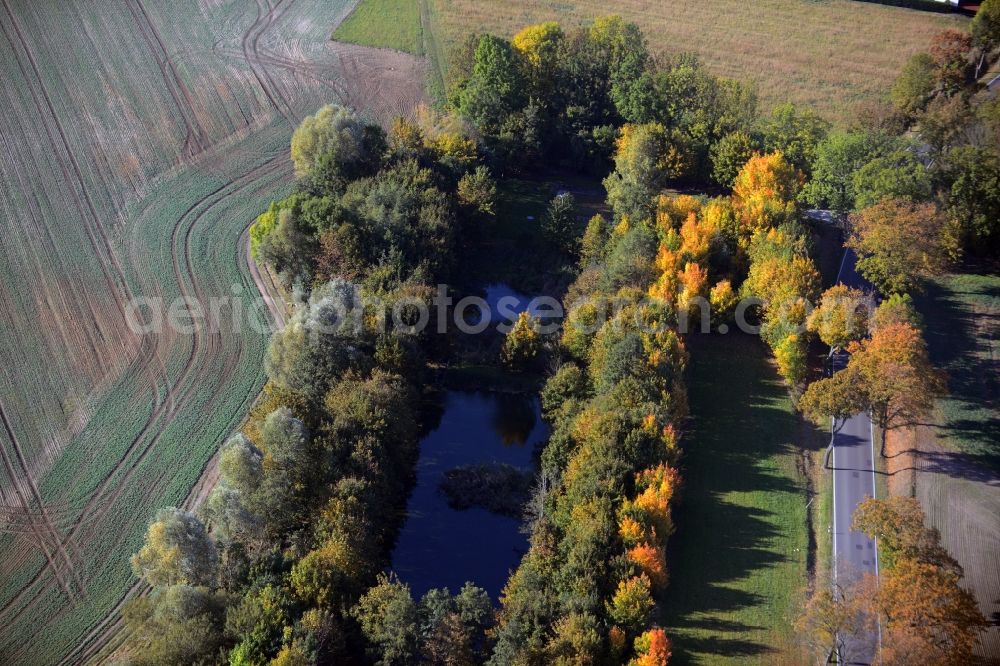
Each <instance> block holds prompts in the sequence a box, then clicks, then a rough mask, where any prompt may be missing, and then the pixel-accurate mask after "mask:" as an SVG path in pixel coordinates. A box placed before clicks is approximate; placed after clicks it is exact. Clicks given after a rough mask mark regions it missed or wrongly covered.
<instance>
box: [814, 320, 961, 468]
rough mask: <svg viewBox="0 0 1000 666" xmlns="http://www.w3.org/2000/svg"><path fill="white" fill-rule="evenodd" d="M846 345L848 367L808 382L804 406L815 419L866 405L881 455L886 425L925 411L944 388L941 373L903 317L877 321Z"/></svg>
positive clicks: (905, 422)
mask: <svg viewBox="0 0 1000 666" xmlns="http://www.w3.org/2000/svg"><path fill="white" fill-rule="evenodd" d="M848 350H849V351H850V352H851V357H850V360H849V361H848V363H847V368H846V369H844V370H842V371H840V372H839V373H837V374H836V375H834V376H833V377H829V378H826V379H821V380H819V381H816V382H813V383H812V384H810V385H809V387H808V388H807V389H806V392H805V395H803V397H802V409H803V411H804V412H805V413H806V414H807V415H808V416H809V417H810V418H812V419H813V420H814V421H817V422H822V421H823V419H824V418H826V417H829V416H845V415H848V414H851V413H857V411H861V410H860V409H858V408H859V407H863V408H865V409H868V410H870V412H871V415H872V419H873V420H874V421H875V423H876V424H878V426H879V427H880V428H882V454H883V455H885V431H886V430H887V429H891V428H897V427H900V426H903V425H909V424H912V423H915V422H917V421H918V420H919V419H921V418H923V417H926V416H927V414H929V413H930V411H931V410H932V409H933V408H934V401H935V400H936V399H937V398H939V397H940V396H942V395H943V394H944V392H945V388H946V385H945V378H944V375H943V374H942V373H941V372H940V371H938V370H936V369H935V368H934V367H933V366H932V365H931V363H930V360H929V359H928V357H927V345H926V344H925V343H924V340H923V338H922V337H921V335H920V331H919V330H918V329H916V328H915V327H914V326H912V325H910V324H907V323H892V324H887V325H885V326H881V327H879V328H877V329H875V331H874V332H873V333H872V337H871V338H870V339H868V340H863V341H861V342H853V343H851V344H850V346H849V347H848ZM825 410H830V413H828V414H825V415H824V414H823V411H825ZM852 410H853V411H852Z"/></svg>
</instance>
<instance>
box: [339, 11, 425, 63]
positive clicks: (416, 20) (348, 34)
mask: <svg viewBox="0 0 1000 666" xmlns="http://www.w3.org/2000/svg"><path fill="white" fill-rule="evenodd" d="M421 32H422V31H421V26H420V8H419V7H418V6H417V2H416V0H364V2H362V3H360V4H359V5H358V6H357V8H356V9H355V10H354V11H353V12H352V13H351V15H350V16H348V17H347V19H345V20H344V22H343V23H341V24H340V25H339V26H337V30H336V31H335V32H334V33H333V38H334V39H336V40H338V41H341V42H347V43H349V44H363V45H365V46H376V47H381V48H387V49H396V50H398V51H406V52H407V53H413V54H416V55H422V54H423V52H424V46H423V36H422V34H421Z"/></svg>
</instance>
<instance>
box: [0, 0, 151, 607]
mask: <svg viewBox="0 0 1000 666" xmlns="http://www.w3.org/2000/svg"><path fill="white" fill-rule="evenodd" d="M0 4H2V5H3V9H4V11H5V12H6V14H7V16H8V17H9V19H10V22H11V26H12V27H13V29H14V32H15V34H16V35H17V42H18V43H20V45H21V50H22V51H23V52H24V55H25V56H26V58H27V60H28V63H29V65H30V67H31V71H32V73H33V74H34V77H32V76H30V75H29V74H28V72H27V70H26V69H25V66H24V63H23V62H22V60H21V58H20V57H18V56H17V54H16V53H15V59H16V60H17V64H18V68H19V69H20V71H21V73H22V75H23V76H24V77H25V80H26V81H27V82H29V88H30V90H31V96H32V99H33V101H34V103H35V106H36V108H37V109H38V112H39V115H40V116H41V117H42V118H43V123H42V124H43V125H44V127H45V132H46V134H47V135H48V137H49V141H50V142H51V144H52V146H53V148H56V157H57V160H58V161H59V165H60V168H61V169H62V171H63V176H64V178H65V179H66V181H67V183H70V182H72V179H71V177H70V171H71V170H72V172H73V174H75V176H76V181H77V183H78V185H79V187H80V190H81V192H82V194H83V197H84V199H85V200H86V203H87V209H89V211H90V213H91V216H92V218H91V219H92V221H93V226H91V224H87V223H86V222H85V227H86V228H87V236H88V238H89V239H90V242H91V243H92V245H93V248H94V251H95V252H96V254H97V256H98V258H99V259H100V261H101V271H102V273H103V275H104V278H105V282H106V283H107V285H108V286H109V288H110V290H111V291H112V292H113V293H115V294H116V296H117V297H118V298H117V304H118V305H119V307H120V308H121V310H122V315H123V316H124V315H125V311H124V305H123V303H124V301H123V300H122V296H123V292H122V290H121V288H122V287H125V288H126V289H127V282H126V281H125V278H124V272H123V271H122V269H121V265H120V264H119V263H118V261H117V257H115V256H114V251H113V248H112V246H111V243H110V241H109V239H108V238H107V235H106V232H105V231H104V229H103V227H102V226H101V224H100V218H99V217H98V215H97V211H96V209H95V208H94V205H93V202H92V201H91V200H90V197H89V194H88V192H87V189H86V185H85V182H84V179H83V175H82V172H81V170H80V167H79V164H78V163H77V162H76V159H75V157H74V156H73V152H72V150H71V149H70V146H69V141H68V140H67V138H66V134H65V131H64V130H63V128H62V125H61V124H60V123H59V118H58V116H57V114H56V112H55V107H54V105H53V104H52V100H51V98H50V97H49V94H48V91H47V90H46V88H45V86H44V83H43V81H42V77H41V74H40V71H39V68H38V64H37V62H36V61H35V58H34V55H33V53H32V52H31V49H30V47H29V46H28V43H27V40H26V39H25V38H24V35H23V33H22V31H21V28H20V26H19V25H18V22H17V19H16V17H15V16H14V13H13V12H12V11H11V9H10V6H9V4H8V1H7V0H2V3H0ZM0 28H2V30H3V33H4V36H5V38H6V39H7V40H8V41H9V42H10V44H11V46H12V47H13V45H14V43H15V42H14V40H12V39H11V35H10V34H9V33H8V32H7V28H6V27H4V26H3V24H2V23H0ZM32 78H34V79H35V81H36V82H37V84H38V87H39V89H40V90H41V93H42V96H43V98H44V100H45V108H47V109H48V113H49V114H50V117H51V121H52V124H53V125H55V130H56V132H57V133H58V135H59V139H60V141H61V145H62V147H63V149H64V150H65V152H66V155H67V157H68V158H69V161H70V164H71V167H72V168H71V169H69V168H67V166H66V162H65V161H64V158H63V155H62V152H61V151H59V150H58V146H59V145H60V144H59V142H57V141H56V139H55V136H54V135H53V132H52V128H51V127H50V124H49V122H48V119H47V118H48V117H47V116H46V114H45V108H43V106H42V104H41V102H40V100H39V98H38V95H37V93H36V90H35V87H34V86H32V85H30V82H31V81H32ZM70 191H71V192H72V195H73V198H74V200H75V201H76V204H77V207H78V210H79V211H80V213H81V217H83V218H84V219H85V220H86V214H85V210H84V207H83V205H82V203H81V202H80V199H79V195H78V194H77V192H76V189H75V188H72V187H71V188H70ZM95 229H96V232H97V235H98V236H100V237H101V239H102V241H103V244H104V249H105V251H106V252H107V254H108V257H109V259H110V260H111V262H112V264H113V265H114V267H115V269H116V270H117V271H118V274H119V277H120V279H121V281H120V282H119V281H116V280H114V279H113V278H112V277H111V275H110V273H109V271H108V267H107V264H106V263H105V261H106V260H105V259H104V257H103V253H102V252H101V248H100V244H99V243H98V241H97V238H96V237H95V235H94V232H95ZM95 315H96V313H95ZM143 346H145V340H143V341H142V342H141V343H140V349H141V348H142V347H143ZM4 425H5V427H6V428H7V430H8V433H9V435H10V439H11V444H12V446H13V447H14V449H15V452H16V455H17V457H18V459H19V460H20V461H21V465H22V467H23V470H24V477H25V479H26V480H27V482H28V483H29V485H30V486H31V487H32V492H33V495H34V496H35V498H36V501H37V502H38V505H39V510H38V513H37V514H32V513H31V512H32V509H31V504H30V503H28V502H26V501H24V498H23V497H22V498H21V499H22V504H23V505H24V511H25V514H24V515H25V517H26V518H27V519H28V521H29V522H31V523H34V519H35V518H37V519H39V520H40V522H41V523H42V524H43V525H44V529H45V531H47V532H48V533H49V534H51V535H53V536H54V537H55V540H56V541H59V545H58V546H57V549H58V552H59V554H60V555H61V556H62V557H63V558H64V559H65V562H66V566H67V567H68V568H69V570H70V571H71V572H73V575H74V577H75V578H77V580H78V582H79V577H78V575H77V574H76V571H75V568H74V566H73V562H72V558H71V557H70V555H69V553H68V552H67V549H66V545H65V543H64V542H62V541H61V539H60V536H59V534H58V532H57V531H56V528H55V527H54V526H53V524H52V523H51V521H50V519H49V516H48V513H47V512H46V510H45V506H44V504H43V503H42V498H41V495H40V494H39V493H38V489H37V487H36V486H35V482H34V479H33V478H32V475H31V474H30V470H29V468H28V466H27V462H26V460H25V459H24V455H23V451H22V450H21V447H20V444H19V442H18V441H17V438H16V436H15V435H14V432H13V429H12V428H11V426H10V423H9V421H8V419H7V417H6V415H4ZM5 455H6V452H5ZM7 471H8V474H11V475H12V477H11V483H12V484H13V485H14V486H15V488H16V487H17V479H18V477H17V476H14V471H15V470H14V469H13V467H10V466H7ZM18 494H19V495H20V492H19V493H18ZM35 529H36V530H37V528H35ZM39 538H41V537H39ZM47 559H48V561H49V563H50V566H51V567H52V569H53V573H54V575H55V576H56V578H59V574H58V570H57V568H56V567H55V564H54V562H53V560H52V559H51V558H47ZM45 570H46V568H43V569H42V570H41V571H40V573H43V572H44V571H45ZM67 590H68V588H67ZM81 591H82V587H81ZM17 596H18V597H19V596H20V595H17ZM15 598H17V597H15ZM71 598H72V597H71Z"/></svg>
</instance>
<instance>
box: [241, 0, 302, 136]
mask: <svg viewBox="0 0 1000 666" xmlns="http://www.w3.org/2000/svg"><path fill="white" fill-rule="evenodd" d="M282 2H287V4H285V7H284V9H282V10H281V11H280V12H278V13H277V14H275V10H276V9H277V8H278V7H279V6H280V5H281V4H282ZM256 4H257V18H256V19H255V20H254V22H253V25H251V26H250V29H249V30H247V32H246V33H244V34H243V39H242V40H241V47H242V49H243V58H244V59H245V60H246V62H247V65H248V66H249V67H250V70H251V71H252V72H253V75H254V78H256V79H257V83H258V84H259V85H260V87H261V90H263V91H264V95H266V96H267V99H268V100H270V102H271V105H272V106H273V107H274V109H275V111H277V112H278V114H279V115H280V116H281V117H282V118H284V119H285V120H287V121H288V122H289V123H291V124H292V126H293V127H294V126H295V124H296V123H297V119H296V116H295V112H294V110H293V109H292V106H291V104H289V103H288V99H287V98H285V96H284V95H283V94H282V92H281V90H280V89H279V87H278V86H277V85H275V84H274V80H273V79H272V78H271V76H270V74H269V73H268V71H267V68H266V67H264V66H263V65H262V64H261V63H260V61H259V60H258V53H257V42H258V40H259V39H260V36H261V35H262V34H264V32H266V31H267V29H268V28H270V27H271V25H272V24H273V23H274V21H275V19H277V18H280V16H281V14H283V13H284V12H285V11H286V10H287V9H288V8H289V7H290V6H291V0H278V1H277V2H276V3H275V4H274V6H270V5H267V9H266V10H265V9H264V5H263V4H262V0H256ZM258 68H259V71H258ZM265 79H266V81H265ZM272 87H273V90H272ZM275 97H277V98H278V99H277V100H276V99H275ZM278 100H280V101H281V103H280V104H279V103H278ZM282 104H283V105H284V107H285V110H282V108H281V107H282Z"/></svg>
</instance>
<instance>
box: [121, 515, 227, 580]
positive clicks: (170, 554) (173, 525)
mask: <svg viewBox="0 0 1000 666" xmlns="http://www.w3.org/2000/svg"><path fill="white" fill-rule="evenodd" d="M218 568H219V554H218V551H217V550H216V547H215V542H214V541H212V539H211V537H209V536H208V532H207V531H206V530H205V525H204V523H202V522H201V521H200V520H198V518H197V517H195V516H194V514H192V513H189V512H187V511H183V510H181V509H176V508H174V507H168V508H166V509H160V510H159V511H158V512H157V513H156V518H155V520H153V522H152V523H150V525H149V528H148V529H147V530H146V539H145V542H144V543H143V545H142V548H140V549H139V552H137V553H136V554H135V555H133V556H132V570H133V571H134V572H135V575H136V576H138V577H140V578H143V579H145V580H146V581H147V582H149V583H150V584H151V585H205V586H210V585H214V584H215V580H216V577H217V574H218Z"/></svg>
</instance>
